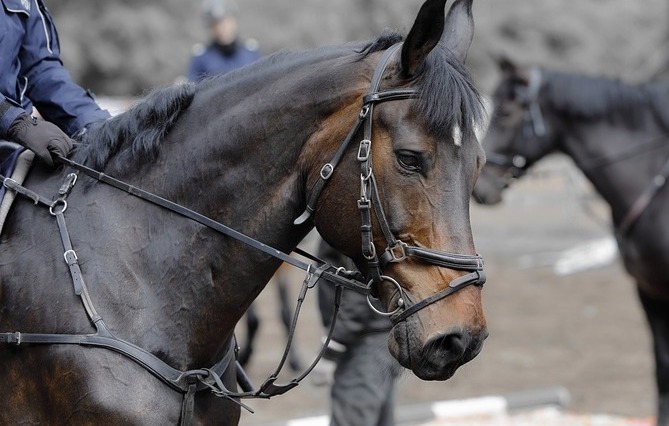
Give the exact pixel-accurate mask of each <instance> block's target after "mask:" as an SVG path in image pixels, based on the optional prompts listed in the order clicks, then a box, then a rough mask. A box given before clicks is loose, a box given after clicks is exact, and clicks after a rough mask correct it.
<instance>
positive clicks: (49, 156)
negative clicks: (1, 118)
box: [8, 113, 73, 167]
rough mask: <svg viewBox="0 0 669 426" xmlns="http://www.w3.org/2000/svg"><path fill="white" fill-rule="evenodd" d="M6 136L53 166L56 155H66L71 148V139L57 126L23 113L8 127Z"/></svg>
mask: <svg viewBox="0 0 669 426" xmlns="http://www.w3.org/2000/svg"><path fill="white" fill-rule="evenodd" d="M8 136H9V138H10V139H11V140H13V141H14V142H18V143H20V144H21V145H23V146H24V147H26V148H28V149H29V150H31V151H32V152H34V153H35V155H36V156H37V157H39V159H40V160H42V161H44V162H45V163H46V164H48V165H49V166H50V167H53V159H54V158H56V157H57V156H58V155H61V156H63V157H67V154H69V152H70V151H71V150H72V145H73V142H72V139H70V138H69V137H68V136H67V135H66V134H65V133H63V131H62V130H60V128H58V126H56V125H55V124H53V123H49V122H48V121H44V120H40V119H38V118H35V117H32V116H30V115H29V114H26V113H23V114H21V115H19V116H18V117H16V119H15V120H14V122H13V123H12V125H11V126H10V127H9V132H8Z"/></svg>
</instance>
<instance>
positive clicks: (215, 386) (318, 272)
mask: <svg viewBox="0 0 669 426" xmlns="http://www.w3.org/2000/svg"><path fill="white" fill-rule="evenodd" d="M68 161H69V160H68ZM77 166H80V165H77ZM82 167H83V166H82ZM0 180H2V181H3V183H4V185H5V186H6V187H7V188H9V189H11V190H13V191H16V192H17V193H18V194H21V195H23V196H25V197H27V198H29V199H31V200H33V202H34V203H35V204H36V205H39V204H41V205H44V206H46V207H48V208H49V212H50V213H51V215H52V216H55V217H56V222H57V224H58V229H59V234H60V237H61V242H62V244H63V248H64V250H65V251H64V254H63V258H64V259H65V262H66V263H67V265H68V268H69V270H70V275H71V278H72V283H73V286H74V293H75V294H76V295H78V296H79V297H80V298H81V301H82V303H83V305H84V309H85V311H86V314H87V315H88V318H89V320H90V321H91V323H92V324H93V326H94V327H95V329H96V333H95V334H55V333H54V334H41V333H23V332H10V333H0V343H8V344H14V345H17V346H18V345H22V344H23V345H25V344H65V345H79V346H88V347H97V348H104V349H109V350H113V351H115V352H118V353H120V354H122V355H124V356H126V357H128V358H129V359H131V360H133V361H134V362H136V363H138V364H139V365H141V366H142V367H144V368H145V369H146V370H148V371H149V372H151V373H152V374H153V375H155V376H156V377H158V378H159V379H161V380H162V381H163V382H164V383H166V384H167V385H169V386H170V387H171V388H173V389H174V390H177V391H180V392H182V393H183V394H184V398H183V403H182V412H181V421H180V425H181V426H186V425H190V424H191V423H192V420H193V409H194V398H195V394H196V393H197V392H199V391H202V390H207V389H208V390H211V392H212V393H213V394H214V395H215V396H217V397H222V398H225V399H228V400H230V401H232V402H234V403H236V404H238V405H240V406H241V407H242V408H245V409H246V410H248V411H250V412H253V410H252V409H251V408H250V407H248V406H247V405H245V404H243V403H241V402H240V399H241V398H270V397H273V396H276V395H281V394H283V393H285V392H287V391H289V390H290V389H292V388H294V387H295V386H297V385H298V384H299V383H300V382H301V381H302V380H303V379H304V378H305V377H306V376H307V375H308V374H309V373H310V372H311V371H312V370H313V369H314V368H315V366H316V364H317V363H318V362H319V361H320V359H321V358H322V357H323V355H324V353H325V350H326V348H327V345H328V343H329V341H330V339H331V337H332V334H333V332H334V327H335V324H336V318H337V314H338V312H339V306H340V301H341V294H342V292H343V289H344V287H348V288H353V289H356V290H358V289H360V288H363V292H364V290H366V289H367V287H366V286H364V284H361V283H360V282H359V281H357V280H355V279H353V278H349V277H353V276H354V275H356V273H354V272H351V271H345V270H344V269H343V268H337V269H335V268H334V267H333V266H332V265H329V264H327V263H324V262H322V261H321V263H323V264H322V265H321V266H320V267H318V268H314V267H312V266H311V265H307V266H306V268H305V269H306V271H307V276H306V277H305V280H304V282H303V284H302V289H301V291H300V295H299V297H298V303H297V306H296V308H295V313H294V315H293V323H292V324H291V327H290V331H289V336H288V341H287V343H286V348H285V350H284V354H283V356H282V358H281V361H280V362H279V365H278V366H277V368H276V370H275V371H274V373H273V374H272V375H271V376H270V377H269V378H268V379H266V380H265V382H264V383H263V384H262V385H261V386H260V387H259V388H258V389H257V390H256V389H254V388H253V385H252V384H251V382H250V380H249V379H248V377H247V376H246V374H245V372H244V370H243V368H242V367H241V366H240V365H239V363H238V362H236V360H235V354H236V347H237V345H236V342H235V340H234V339H231V341H230V346H229V348H228V350H227V351H226V353H225V355H224V357H223V359H221V360H220V361H219V362H218V363H216V364H215V365H214V366H212V367H211V368H200V369H195V370H188V371H180V370H177V369H175V368H173V367H171V366H170V365H168V364H167V363H165V362H164V361H162V360H161V359H159V358H158V357H156V356H155V355H153V354H152V353H150V352H148V351H146V350H145V349H143V348H141V347H139V346H136V345H134V344H132V343H130V342H127V341H125V340H123V339H121V338H119V337H117V336H115V335H113V334H112V333H111V331H109V328H108V327H107V325H106V324H105V322H104V320H103V319H102V317H101V316H100V315H99V314H98V313H97V311H96V310H95V307H94V306H93V302H92V301H91V298H90V296H89V293H88V289H87V286H86V283H85V281H84V278H83V275H82V273H81V268H80V267H79V258H78V256H77V254H76V252H75V251H74V248H73V246H72V242H71V239H70V235H69V232H68V230H67V225H66V222H65V218H64V213H65V211H66V210H67V201H66V198H67V196H68V195H69V193H70V191H71V190H72V188H73V187H74V185H75V183H76V181H77V175H76V174H75V173H71V174H69V175H68V176H67V177H66V180H65V183H64V184H63V185H62V186H61V188H60V190H59V191H58V193H59V197H58V198H57V199H56V200H55V201H51V200H49V199H48V198H46V197H43V196H41V195H39V194H37V193H35V192H33V191H30V190H28V189H26V188H25V187H23V186H21V185H18V184H17V183H16V182H14V181H12V180H11V179H8V178H5V177H4V176H1V175H0ZM134 191H135V192H137V191H140V192H143V191H141V190H138V189H136V188H135V189H134ZM142 195H144V196H146V195H152V194H149V193H146V194H142ZM142 198H144V197H142ZM165 201H167V200H165ZM221 226H223V225H221ZM235 232H236V231H235ZM254 241H255V240H254ZM258 244H261V243H258ZM265 247H266V246H265ZM272 250H274V249H272ZM303 253H304V254H305V255H307V256H308V257H309V258H311V259H316V258H315V256H312V255H309V254H308V253H306V252H303ZM291 259H292V258H291ZM293 260H296V259H293ZM316 260H319V259H316ZM297 262H300V261H297ZM300 263H302V262H300ZM298 264H299V263H298ZM305 265H306V264H305ZM333 271H334V272H333ZM321 278H323V279H326V280H329V281H331V282H333V283H335V284H336V293H335V307H334V311H333V316H332V319H331V322H330V328H329V329H328V332H327V335H326V339H325V341H324V343H323V346H322V348H321V350H320V352H319V353H318V355H317V356H316V358H315V359H314V361H313V362H312V363H311V365H310V366H309V367H308V368H307V369H306V370H305V371H304V372H303V373H302V374H301V375H300V376H298V377H296V378H294V379H293V380H291V381H290V382H289V383H287V384H276V383H275V382H276V380H277V377H278V375H279V373H280V372H281V370H282V369H283V366H284V364H285V362H286V360H287V358H288V353H289V351H290V348H291V344H292V340H293V337H294V334H295V330H296V327H297V319H298V317H299V313H300V310H301V307H302V303H303V301H304V300H305V298H306V293H307V291H308V290H309V289H311V288H313V287H314V286H315V285H316V283H317V282H318V280H319V279H321ZM233 362H235V363H236V364H235V367H236V371H237V381H238V383H239V384H240V386H241V388H242V391H241V392H237V391H232V390H229V389H227V388H226V387H225V385H224V384H223V382H222V380H221V376H222V375H223V374H224V372H225V371H226V370H227V369H228V368H229V367H230V366H231V365H232V363H233Z"/></svg>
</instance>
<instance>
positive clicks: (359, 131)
mask: <svg viewBox="0 0 669 426" xmlns="http://www.w3.org/2000/svg"><path fill="white" fill-rule="evenodd" d="M445 3H446V1H445V0H428V1H427V2H425V3H424V5H423V7H422V8H421V10H420V12H419V13H418V15H417V17H416V20H415V23H414V25H413V27H412V29H411V30H410V32H409V34H408V36H407V37H406V40H405V41H404V43H403V44H398V43H399V42H400V40H401V37H400V36H398V35H396V34H384V35H383V36H381V37H380V38H378V39H377V40H374V41H372V42H364V43H351V44H346V45H343V46H333V47H328V48H322V49H316V50H312V51H307V52H300V53H282V54H277V55H274V56H272V57H269V58H267V59H265V60H261V61H259V62H257V63H255V64H253V65H251V66H250V67H248V68H245V69H243V70H241V71H240V72H233V73H230V74H226V75H223V76H219V77H215V78H212V79H210V80H207V81H204V82H201V83H198V84H197V85H189V84H187V85H182V86H178V87H172V88H166V89H162V90H159V91H156V92H154V93H153V94H152V95H150V96H149V97H147V98H146V99H145V100H144V101H142V102H140V103H139V104H137V105H136V106H135V107H133V108H132V109H130V110H129V111H127V112H125V113H123V114H121V115H119V116H117V117H114V118H112V119H110V120H109V121H107V122H106V123H105V124H104V125H102V126H101V127H100V128H99V129H98V130H97V131H94V132H91V133H89V137H88V141H89V143H87V144H81V145H79V146H78V147H77V151H76V153H75V155H74V160H75V161H77V162H80V163H85V164H86V165H87V166H89V167H90V168H92V169H96V170H102V171H104V173H105V174H104V175H99V176H97V177H100V178H104V177H107V178H108V177H109V176H113V177H115V178H117V179H120V180H122V181H123V182H126V183H127V184H128V185H130V186H127V187H126V191H120V190H118V189H117V188H115V187H113V186H110V185H106V184H103V183H100V182H97V181H95V180H94V179H92V178H91V177H89V175H87V174H86V175H85V174H84V173H82V174H81V176H80V177H79V180H78V182H77V183H76V185H74V186H73V187H72V186H71V184H72V182H71V181H69V185H63V179H61V178H56V177H54V175H53V172H52V171H49V170H45V169H44V168H42V167H34V168H33V170H32V171H31V173H30V175H29V176H28V178H27V180H26V182H25V186H26V187H27V188H29V189H30V190H31V191H33V192H32V193H31V194H33V193H35V194H42V195H41V197H42V198H41V199H40V200H42V202H41V203H40V205H38V206H35V205H34V203H33V200H29V199H27V198H24V197H21V198H20V199H19V200H18V202H17V203H15V205H14V206H13V210H12V212H10V214H9V216H8V218H7V222H6V224H5V232H4V234H3V235H2V238H1V243H2V251H1V252H0V280H1V282H0V301H1V302H2V303H1V305H0V306H1V308H0V309H1V311H0V312H1V315H0V330H2V331H5V332H6V333H1V334H0V335H2V337H3V338H4V340H5V341H6V342H9V344H7V343H4V344H2V345H1V346H0V377H2V380H3V386H2V387H0V400H2V401H3V409H2V410H0V423H1V424H20V423H45V424H54V423H56V424H61V423H67V424H83V423H85V424H90V423H101V422H102V423H106V424H123V425H129V424H142V425H146V424H175V423H177V422H179V419H180V418H181V420H182V421H183V420H184V417H183V416H184V415H192V419H193V420H194V421H195V422H196V423H199V424H236V423H238V421H239V416H240V408H239V405H238V404H237V401H236V398H235V397H229V396H230V394H228V393H225V392H222V390H223V388H224V387H225V388H226V389H228V390H229V389H234V388H235V374H236V371H235V368H234V363H231V362H230V358H229V354H230V353H231V351H230V348H231V339H232V338H233V330H234V327H235V324H236V323H237V321H238V320H239V319H240V318H241V317H242V315H243V313H244V311H245V310H246V309H247V308H248V307H249V305H250V304H251V303H252V301H253V300H254V299H255V298H256V297H257V296H258V294H259V293H260V292H261V291H262V290H263V287H264V286H265V284H266V283H267V282H268V280H269V279H270V277H271V276H272V274H273V273H274V272H275V271H276V269H277V268H278V267H279V265H280V263H281V261H280V260H278V259H277V258H276V257H275V256H274V255H270V254H269V253H274V252H272V251H271V250H269V251H265V250H258V249H256V248H255V247H251V246H250V245H247V244H244V243H242V242H240V241H239V240H238V239H235V238H230V237H229V236H228V235H221V234H220V233H218V232H215V231H214V230H213V229H211V228H210V227H209V226H203V224H201V223H200V222H199V221H194V220H189V219H187V218H184V217H182V216H181V215H179V214H175V212H174V211H172V210H169V209H166V208H161V207H158V206H156V205H154V204H153V203H149V202H147V201H146V200H145V199H144V198H140V197H139V196H135V195H137V194H138V190H137V188H141V189H143V190H146V191H149V192H151V193H154V194H156V195H158V196H160V197H162V199H167V200H171V201H173V202H175V203H178V204H179V205H181V206H183V207H187V208H189V209H191V210H193V211H196V212H198V213H200V214H202V215H206V216H207V217H209V218H211V219H213V220H216V221H218V222H223V223H224V224H225V225H227V226H229V227H230V228H232V229H234V230H237V231H238V232H241V233H243V234H244V235H246V236H249V237H253V238H255V239H257V240H260V241H261V242H262V243H264V244H265V245H267V246H271V247H274V248H276V249H277V250H278V251H281V252H284V253H289V252H290V251H291V250H293V249H294V248H295V247H296V245H297V244H298V243H299V242H300V241H301V240H302V239H303V238H304V236H305V235H306V234H307V233H308V232H309V230H310V229H312V228H313V226H314V225H315V226H316V227H317V229H318V231H319V233H320V235H321V236H323V238H324V239H325V240H326V241H328V243H330V244H331V245H332V246H334V247H336V248H337V249H338V250H340V251H341V252H342V253H344V254H346V255H347V256H349V257H351V258H353V259H355V261H356V263H357V265H358V267H359V268H360V269H361V270H362V271H364V272H365V273H369V276H370V278H371V279H372V280H373V282H372V284H373V286H374V289H375V291H376V292H377V293H378V296H379V298H380V299H381V301H382V302H383V304H384V306H385V307H386V308H387V309H388V311H396V312H397V313H396V314H395V315H394V316H393V320H394V321H395V326H394V328H393V330H392V332H391V333H390V337H389V348H390V351H391V352H392V354H393V356H395V357H396V358H397V359H398V361H399V362H400V363H401V364H402V365H403V366H405V367H407V368H409V369H411V370H412V371H413V372H414V373H415V374H416V375H417V376H418V377H420V378H423V379H427V380H445V379H447V378H449V377H451V376H452V375H453V374H454V372H455V371H456V369H457V368H458V367H459V366H460V365H462V364H464V363H465V362H467V361H469V360H471V359H472V358H473V357H474V356H476V354H477V353H478V352H479V351H480V349H481V346H482V343H483V340H484V339H485V337H486V335H487V333H486V324H485V318H484V316H483V311H482V306H481V286H480V284H482V282H483V279H482V275H481V274H482V273H481V265H482V264H481V260H480V258H479V257H478V256H476V255H475V248H474V243H473V238H472V234H471V227H470V221H469V201H470V200H469V199H470V194H471V190H472V189H473V185H474V181H475V179H476V177H477V175H478V172H479V167H480V166H482V163H483V151H482V149H481V147H480V145H479V143H478V142H477V140H476V139H475V136H474V129H473V126H474V124H473V123H474V122H475V121H476V120H477V119H480V118H481V110H482V108H481V102H480V99H479V96H478V94H477V92H476V90H475V89H474V88H473V86H472V84H471V82H470V80H469V78H468V77H467V75H466V72H465V70H464V66H463V63H464V60H465V58H466V55H467V51H468V49H469V46H470V43H471V39H472V35H473V22H472V15H471V7H472V5H471V0H469V1H468V0H458V1H456V2H455V3H454V5H453V6H452V7H451V9H450V10H449V13H448V15H447V16H445V13H444V9H445ZM442 34H443V35H444V37H443V38H442ZM370 81H372V83H373V84H372V85H370ZM376 86H378V87H376ZM369 92H371V93H369ZM363 96H364V98H363ZM356 123H357V125H356ZM351 129H353V131H352V133H351ZM347 135H350V136H351V137H350V138H348V139H353V140H355V143H348V144H347V143H345V142H346V141H347ZM361 139H362V141H361ZM342 141H344V142H342ZM358 142H360V143H358ZM339 154H341V155H339ZM335 158H336V159H338V161H334V159H335ZM372 159H373V160H374V165H373V166H374V167H373V169H372V168H371V160H372ZM324 165H325V167H324ZM335 165H336V167H334V166H335ZM73 166H74V165H73V164H71V163H69V165H68V166H67V167H66V170H65V173H69V172H71V171H72V169H71V167H73ZM107 181H108V180H107ZM324 183H327V185H325V184H324ZM64 187H65V189H66V190H65V191H61V192H67V190H70V193H69V196H68V197H67V199H66V201H67V205H66V206H65V203H64V202H62V201H60V202H56V203H48V202H44V198H45V197H50V196H52V195H54V196H58V195H57V194H59V190H60V189H62V188H64ZM317 187H318V190H315V189H314V188H317ZM133 194H134V195H133ZM63 196H64V195H63V194H62V193H61V194H60V198H59V199H60V200H62V197H63ZM41 204H47V206H50V208H46V207H44V206H42V205H41ZM305 205H307V206H309V207H310V209H311V210H310V211H312V214H311V216H310V217H309V218H307V220H306V221H302V222H298V224H295V222H294V221H295V219H296V218H297V217H298V216H300V214H301V213H303V212H304V211H305ZM370 206H371V207H370ZM65 207H67V208H65ZM370 209H373V211H370ZM53 216H56V219H57V220H56V219H54V217H53ZM302 219H303V220H304V219H305V217H304V216H302ZM61 221H64V222H66V224H67V229H68V231H69V232H68V235H69V236H70V238H69V240H70V241H71V245H72V247H73V249H68V248H67V247H65V248H66V249H67V250H64V247H63V246H66V244H65V243H64V242H63V241H62V240H63V237H62V234H63V233H62V231H61V232H59V229H61V230H62V227H61V228H59V226H60V225H61ZM361 223H362V225H363V226H362V231H361ZM57 225H58V226H57ZM361 236H362V241H363V244H361ZM391 243H392V244H391ZM361 246H362V247H361ZM389 246H390V248H389V249H388V250H386V247H389ZM263 247H266V246H263ZM375 248H378V256H377V255H376V253H375V252H373V251H375V250H376V249H375ZM75 250H76V252H75ZM64 251H65V254H64ZM449 252H450V253H449ZM277 253H278V252H277ZM452 253H455V254H452ZM64 257H65V259H66V261H67V264H66V262H64V261H63V258H64ZM73 265H75V266H76V265H78V266H79V267H80V269H81V276H79V277H78V279H75V280H74V284H75V289H77V291H78V292H80V291H81V278H82V277H83V278H84V279H85V282H86V283H87V288H88V294H84V293H82V300H84V307H85V308H86V311H84V308H82V306H81V305H82V300H80V299H79V297H77V295H75V292H73V290H72V286H73V280H72V279H71V277H70V274H74V272H73V271H72V270H71V268H72V267H73ZM315 272H318V271H314V270H310V273H311V275H314V273H315ZM400 283H401V284H400ZM469 284H475V285H469ZM84 296H88V298H87V299H85V298H83V297H84ZM91 306H95V307H96V309H97V310H96V311H94V312H90V311H91V309H90V308H91ZM86 313H88V314H89V315H88V316H87V315H86ZM89 317H90V319H89ZM103 320H104V323H105V324H106V326H105V327H102V328H103V330H102V332H104V333H102V332H101V330H100V329H101V324H102V322H103ZM92 324H94V325H95V326H96V327H97V330H98V334H97V335H96V336H97V337H95V336H94V338H95V339H98V340H99V339H100V338H101V337H100V335H101V334H103V336H102V337H107V339H106V340H105V341H110V338H109V337H108V336H117V337H119V338H122V339H124V341H126V342H131V343H132V344H134V345H136V346H133V348H135V347H137V348H143V350H145V351H146V353H148V355H147V354H146V353H139V352H135V355H137V356H142V357H144V358H147V357H148V358H151V359H153V358H152V357H155V358H156V359H158V360H161V362H163V363H164V364H165V365H162V364H161V366H162V367H165V366H169V367H171V368H174V369H178V370H180V371H184V370H192V369H196V370H195V371H196V372H197V373H196V374H187V375H185V377H184V376H179V380H181V379H185V381H186V383H185V386H186V389H187V390H186V393H185V396H184V393H183V392H177V391H175V390H174V389H172V388H171V387H169V386H166V385H165V383H163V382H162V381H161V380H160V379H159V378H158V377H156V375H154V373H155V372H154V371H149V370H147V369H145V368H143V365H140V363H139V362H137V363H136V362H133V361H132V360H130V359H129V358H128V357H126V356H123V355H122V354H119V353H118V352H117V351H113V350H108V349H106V348H104V347H102V348H101V347H97V346H90V345H87V347H79V346H76V345H67V344H53V345H48V344H34V345H31V344H30V343H29V341H28V340H26V339H27V337H29V336H28V334H27V333H31V332H32V333H46V334H49V335H51V336H54V335H56V334H51V333H60V334H62V333H69V334H71V335H80V334H86V333H91V332H92V331H93V328H92ZM16 330H18V331H21V332H23V333H22V334H11V333H10V332H13V331H16ZM40 336H41V335H40ZM33 337H35V336H33ZM38 337H39V336H37V337H35V338H38ZM86 341H87V342H88V341H90V339H88V340H86ZM133 359H134V358H133ZM221 360H223V361H225V362H223V361H221ZM217 361H220V362H219V363H218V364H217V365H223V366H229V368H225V370H224V371H223V373H221V374H220V379H221V380H220V382H221V383H219V381H217V380H214V382H213V383H212V380H213V379H216V376H213V375H212V372H213V370H214V369H213V368H212V369H210V370H204V369H203V368H202V367H208V366H212V365H213V364H214V363H216V362H217ZM226 362H227V363H226ZM215 367H216V366H215ZM204 378H206V379H207V380H208V381H207V382H206V383H205V381H204ZM180 383H181V382H180ZM202 384H207V385H212V386H213V385H216V389H214V390H218V391H221V392H219V393H218V394H219V395H222V396H223V397H224V398H222V399H217V398H216V395H215V393H214V392H200V393H197V398H194V401H193V399H188V397H189V396H192V394H191V392H192V391H193V392H194V390H196V387H197V386H199V385H202ZM226 396H228V397H226Z"/></svg>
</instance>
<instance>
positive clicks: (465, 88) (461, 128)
mask: <svg viewBox="0 0 669 426" xmlns="http://www.w3.org/2000/svg"><path fill="white" fill-rule="evenodd" d="M419 72H420V74H419V75H418V76H417V80H416V83H417V84H418V86H419V91H420V94H419V97H418V100H417V102H416V108H417V109H418V111H419V114H420V116H422V117H425V120H426V122H427V126H428V129H429V131H430V132H431V133H432V134H434V135H436V136H437V137H438V138H439V139H450V138H453V135H456V134H460V135H473V134H474V133H475V130H476V127H477V126H479V125H480V124H481V122H482V121H483V119H484V118H485V108H484V105H483V101H482V99H481V96H480V94H479V92H478V90H477V89H476V87H474V84H473V83H472V81H471V78H470V77H469V75H468V74H467V71H466V70H465V67H464V65H463V64H462V63H461V62H460V61H459V60H458V59H456V58H455V57H453V55H452V54H451V52H450V51H448V49H447V48H445V47H444V46H441V45H438V46H437V47H435V48H434V49H433V50H432V52H430V54H429V55H428V56H427V59H426V61H425V63H424V65H423V67H421V70H420V71H419ZM454 142H455V143H458V141H457V140H454Z"/></svg>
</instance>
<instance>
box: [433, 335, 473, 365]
mask: <svg viewBox="0 0 669 426" xmlns="http://www.w3.org/2000/svg"><path fill="white" fill-rule="evenodd" d="M471 341H472V337H471V334H470V333H468V332H467V331H464V330H458V331H452V332H450V333H447V334H443V335H441V336H438V337H435V338H434V339H432V340H431V341H430V342H429V343H428V345H427V347H429V348H432V350H433V351H434V352H436V353H439V354H441V356H443V357H444V358H445V359H449V358H450V359H453V358H460V357H461V356H462V355H464V353H465V352H466V351H467V349H468V348H469V345H470V343H471Z"/></svg>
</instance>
